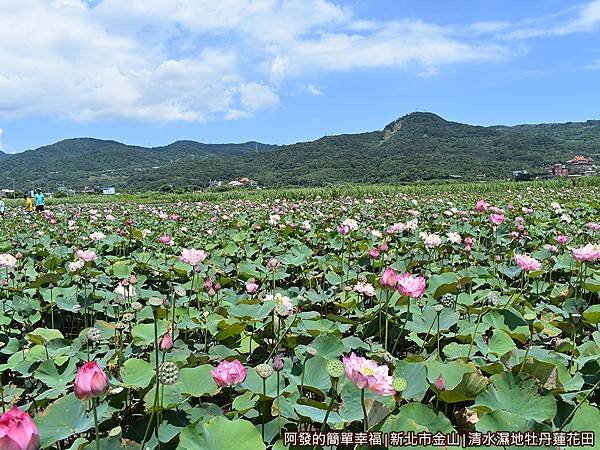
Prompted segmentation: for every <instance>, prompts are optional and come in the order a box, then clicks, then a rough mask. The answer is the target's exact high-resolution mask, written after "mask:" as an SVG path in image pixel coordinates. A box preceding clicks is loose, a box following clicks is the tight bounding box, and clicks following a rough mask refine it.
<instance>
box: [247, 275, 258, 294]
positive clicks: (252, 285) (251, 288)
mask: <svg viewBox="0 0 600 450" xmlns="http://www.w3.org/2000/svg"><path fill="white" fill-rule="evenodd" d="M256 291H258V284H256V282H255V281H254V278H252V279H251V280H250V281H247V282H246V292H247V293H248V294H254V293H255V292H256Z"/></svg>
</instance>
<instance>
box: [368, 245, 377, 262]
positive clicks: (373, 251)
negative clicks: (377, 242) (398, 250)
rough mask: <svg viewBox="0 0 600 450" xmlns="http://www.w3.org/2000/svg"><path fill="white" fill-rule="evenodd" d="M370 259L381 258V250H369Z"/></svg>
mask: <svg viewBox="0 0 600 450" xmlns="http://www.w3.org/2000/svg"><path fill="white" fill-rule="evenodd" d="M369 258H371V259H377V258H379V250H377V249H376V248H372V249H370V250H369Z"/></svg>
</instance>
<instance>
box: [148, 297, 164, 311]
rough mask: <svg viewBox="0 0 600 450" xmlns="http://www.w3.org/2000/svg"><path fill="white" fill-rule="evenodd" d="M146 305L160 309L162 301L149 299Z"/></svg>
mask: <svg viewBox="0 0 600 450" xmlns="http://www.w3.org/2000/svg"><path fill="white" fill-rule="evenodd" d="M148 304H149V305H150V306H152V308H160V307H161V306H162V305H163V300H162V298H158V297H151V298H150V300H148Z"/></svg>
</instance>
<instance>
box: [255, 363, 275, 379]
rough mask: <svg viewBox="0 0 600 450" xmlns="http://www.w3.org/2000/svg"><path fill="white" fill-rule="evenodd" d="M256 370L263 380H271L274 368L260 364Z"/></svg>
mask: <svg viewBox="0 0 600 450" xmlns="http://www.w3.org/2000/svg"><path fill="white" fill-rule="evenodd" d="M254 370H256V373H257V374H258V375H259V376H260V377H261V378H269V377H270V376H271V375H273V367H271V366H270V365H268V364H259V365H258V366H256V367H255V368H254Z"/></svg>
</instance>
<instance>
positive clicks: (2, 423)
mask: <svg viewBox="0 0 600 450" xmlns="http://www.w3.org/2000/svg"><path fill="white" fill-rule="evenodd" d="M39 448H40V435H39V433H38V429H37V427H36V425H35V423H34V421H33V420H32V419H31V417H29V414H27V413H26V412H24V411H21V410H20V409H19V408H17V407H16V406H13V407H12V409H11V410H10V411H7V412H5V413H4V414H2V416H1V417H0V449H6V450H37V449H39Z"/></svg>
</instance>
